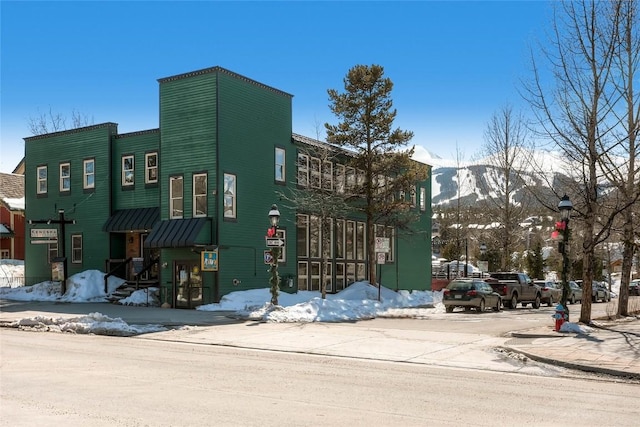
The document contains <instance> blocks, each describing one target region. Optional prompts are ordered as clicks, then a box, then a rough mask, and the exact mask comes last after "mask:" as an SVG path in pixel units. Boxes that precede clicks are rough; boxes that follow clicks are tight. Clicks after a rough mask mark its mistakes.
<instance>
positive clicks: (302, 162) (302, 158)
mask: <svg viewBox="0 0 640 427" xmlns="http://www.w3.org/2000/svg"><path fill="white" fill-rule="evenodd" d="M298 185H299V186H300V187H306V186H307V185H309V156H307V155H306V154H298Z"/></svg>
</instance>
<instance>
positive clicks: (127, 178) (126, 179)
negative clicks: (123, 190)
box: [122, 156, 134, 186]
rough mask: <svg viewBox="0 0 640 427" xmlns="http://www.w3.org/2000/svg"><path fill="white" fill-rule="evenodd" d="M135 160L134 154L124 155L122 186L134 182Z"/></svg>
mask: <svg viewBox="0 0 640 427" xmlns="http://www.w3.org/2000/svg"><path fill="white" fill-rule="evenodd" d="M133 160H134V158H133V156H122V186H129V185H133V184H134V179H133V178H134V175H133V173H134V162H133Z"/></svg>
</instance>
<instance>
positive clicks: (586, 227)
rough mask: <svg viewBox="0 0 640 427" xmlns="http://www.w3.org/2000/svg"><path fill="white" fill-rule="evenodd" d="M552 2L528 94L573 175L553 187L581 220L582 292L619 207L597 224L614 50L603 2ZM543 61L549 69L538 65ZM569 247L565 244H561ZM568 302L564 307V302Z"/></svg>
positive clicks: (587, 305)
mask: <svg viewBox="0 0 640 427" xmlns="http://www.w3.org/2000/svg"><path fill="white" fill-rule="evenodd" d="M554 5H555V6H556V10H555V12H556V13H555V15H554V19H553V21H552V35H551V40H550V47H549V48H544V47H543V48H542V52H543V59H545V60H546V66H545V67H540V66H539V64H538V62H539V61H537V60H536V59H535V58H533V59H532V65H533V73H534V77H533V82H532V83H530V84H529V85H528V86H527V88H526V89H527V98H528V99H529V102H530V103H531V105H532V107H533V110H534V113H535V114H536V117H537V119H538V120H537V121H538V124H539V126H540V129H541V134H542V135H544V136H545V137H547V138H548V139H549V140H550V141H551V142H552V143H553V145H554V146H555V147H556V148H557V149H558V150H559V151H560V152H561V153H562V156H563V158H564V159H565V160H566V162H565V165H564V169H565V170H564V172H566V173H568V174H570V175H572V178H573V179H570V180H566V181H565V182H564V183H562V184H563V185H562V187H560V188H556V189H557V193H558V198H559V196H560V195H561V194H563V193H566V194H568V195H569V196H570V197H571V199H572V201H573V204H574V207H575V212H576V214H577V216H578V218H579V219H580V220H581V221H582V224H581V225H582V233H583V236H582V237H583V243H582V248H581V249H582V250H581V256H582V262H583V292H584V293H585V295H587V296H589V295H591V290H592V281H593V274H594V268H595V248H596V245H597V244H598V243H600V242H602V241H604V240H605V239H606V237H607V235H608V233H609V226H610V225H611V222H612V221H613V218H614V217H615V212H616V209H611V210H609V215H608V216H607V217H606V218H605V219H604V220H603V221H602V225H601V226H598V227H596V225H597V221H598V219H599V218H602V216H601V215H603V214H605V213H606V212H605V210H604V209H603V206H602V203H603V200H602V193H601V191H600V190H601V189H600V187H599V182H600V180H601V179H602V178H603V174H602V172H601V170H600V168H598V165H599V162H600V160H601V156H602V155H603V152H606V151H607V147H610V146H611V141H612V137H613V135H612V133H613V129H614V128H615V126H616V124H617V122H616V120H615V119H614V118H612V115H611V111H610V109H609V108H610V107H609V105H610V103H609V101H610V99H609V98H608V96H609V95H610V92H608V90H609V87H610V85H611V79H612V74H611V72H612V62H613V58H614V53H615V51H616V37H615V31H616V30H615V28H616V27H617V25H611V24H610V23H611V22H612V21H611V20H616V19H617V17H616V16H612V15H611V14H610V10H609V9H608V7H607V6H608V5H607V3H606V2H597V1H596V2H594V1H589V0H581V1H564V2H561V3H554ZM545 68H548V69H549V70H550V73H551V74H550V75H548V76H545V75H544V74H543V70H544V69H545ZM565 250H566V249H565ZM565 308H566V307H565ZM580 321H581V322H585V323H589V322H590V321H591V300H590V299H589V298H586V299H585V300H583V304H582V310H581V313H580Z"/></svg>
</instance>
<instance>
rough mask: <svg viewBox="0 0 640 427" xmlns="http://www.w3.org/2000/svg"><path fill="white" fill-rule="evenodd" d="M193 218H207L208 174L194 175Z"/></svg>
mask: <svg viewBox="0 0 640 427" xmlns="http://www.w3.org/2000/svg"><path fill="white" fill-rule="evenodd" d="M193 216H194V217H196V216H207V174H206V173H199V174H196V175H193Z"/></svg>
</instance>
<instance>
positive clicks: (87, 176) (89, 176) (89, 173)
mask: <svg viewBox="0 0 640 427" xmlns="http://www.w3.org/2000/svg"><path fill="white" fill-rule="evenodd" d="M95 168H96V160H95V159H87V160H85V161H84V162H83V164H82V169H83V173H82V175H83V177H82V188H84V189H89V188H95V187H96V170H95Z"/></svg>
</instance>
